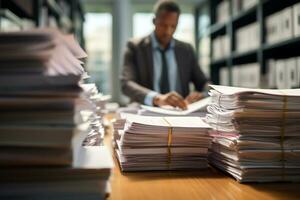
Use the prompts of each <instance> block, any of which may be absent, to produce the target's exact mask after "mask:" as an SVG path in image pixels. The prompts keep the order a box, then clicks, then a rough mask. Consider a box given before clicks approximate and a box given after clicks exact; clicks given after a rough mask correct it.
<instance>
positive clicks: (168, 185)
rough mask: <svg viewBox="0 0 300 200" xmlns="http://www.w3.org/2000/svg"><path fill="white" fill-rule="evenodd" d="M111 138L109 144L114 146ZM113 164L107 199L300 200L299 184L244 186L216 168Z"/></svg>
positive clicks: (108, 139) (254, 184)
mask: <svg viewBox="0 0 300 200" xmlns="http://www.w3.org/2000/svg"><path fill="white" fill-rule="evenodd" d="M108 132H111V131H108ZM110 138H111V136H110V135H108V136H107V137H106V144H111V141H110ZM114 161H115V164H116V166H115V168H114V170H113V175H112V178H111V185H112V193H111V195H110V197H109V198H108V200H152V199H153V200H169V199H170V200H179V199H180V200H181V199H182V200H190V199H200V200H202V199H203V200H206V199H213V200H223V199H224V200H226V199H237V200H241V199H251V200H253V199H257V200H262V199H278V200H279V199H280V200H281V199H287V200H292V199H300V183H252V184H241V183H238V182H237V181H235V180H234V179H233V178H232V177H230V176H228V175H225V174H223V173H222V172H220V171H218V170H216V169H214V168H209V169H206V170H198V171H188V172H183V171H173V172H169V171H160V172H130V173H122V172H121V171H120V168H119V165H118V162H117V160H116V158H115V157H114Z"/></svg>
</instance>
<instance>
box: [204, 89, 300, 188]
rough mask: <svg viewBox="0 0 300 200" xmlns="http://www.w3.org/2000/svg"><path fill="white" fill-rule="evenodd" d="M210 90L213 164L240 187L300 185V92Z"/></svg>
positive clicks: (209, 108)
mask: <svg viewBox="0 0 300 200" xmlns="http://www.w3.org/2000/svg"><path fill="white" fill-rule="evenodd" d="M211 88H212V89H211V91H210V95H211V96H212V104H211V105H210V106H209V107H208V112H209V114H208V115H207V122H208V123H209V124H210V125H211V126H212V128H213V129H214V130H213V131H212V132H211V135H212V136H213V137H214V139H213V144H212V149H211V151H212V153H211V154H210V157H209V160H210V162H211V164H213V165H214V166H216V167H218V168H220V169H222V170H224V171H226V172H228V173H229V174H231V175H232V176H233V177H235V178H236V179H237V180H238V181H240V182H271V181H299V180H300V159H299V158H300V145H299V144H300V139H299V138H300V137H299V136H300V134H299V133H300V125H299V122H300V109H299V108H300V89H289V90H271V89H247V88H236V87H226V86H216V85H212V86H211Z"/></svg>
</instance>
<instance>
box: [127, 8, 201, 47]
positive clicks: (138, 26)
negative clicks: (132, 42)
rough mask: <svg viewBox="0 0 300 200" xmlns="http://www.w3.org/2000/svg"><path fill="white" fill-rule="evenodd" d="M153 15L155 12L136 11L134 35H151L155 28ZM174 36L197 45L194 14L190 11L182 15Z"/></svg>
mask: <svg viewBox="0 0 300 200" xmlns="http://www.w3.org/2000/svg"><path fill="white" fill-rule="evenodd" d="M153 17H154V15H153V13H135V14H134V16H133V36H134V37H143V36H146V35H149V34H150V33H151V32H152V31H153V29H154V26H153V23H152V19H153ZM174 37H175V38H176V39H179V40H182V41H185V42H188V43H190V44H192V45H193V46H195V36H194V15H192V14H188V13H183V14H181V15H180V18H179V23H178V26H177V30H176V32H175V34H174Z"/></svg>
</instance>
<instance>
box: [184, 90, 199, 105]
mask: <svg viewBox="0 0 300 200" xmlns="http://www.w3.org/2000/svg"><path fill="white" fill-rule="evenodd" d="M203 98H204V95H203V94H202V93H200V92H192V93H190V94H189V96H187V97H186V98H185V101H186V102H187V104H191V103H194V102H196V101H199V100H200V99H203Z"/></svg>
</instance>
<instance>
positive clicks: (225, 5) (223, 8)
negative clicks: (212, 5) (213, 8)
mask: <svg viewBox="0 0 300 200" xmlns="http://www.w3.org/2000/svg"><path fill="white" fill-rule="evenodd" d="M229 17H230V2H229V1H228V0H223V1H222V2H221V3H219V4H218V5H217V23H226V22H227V21H228V20H229Z"/></svg>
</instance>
